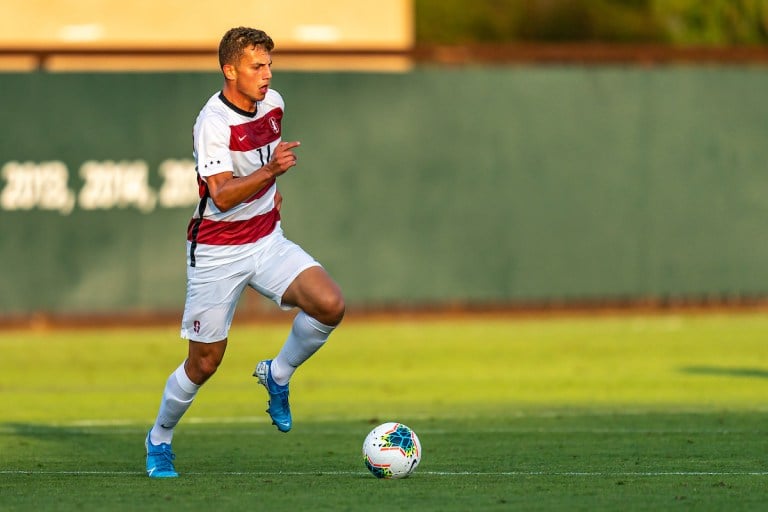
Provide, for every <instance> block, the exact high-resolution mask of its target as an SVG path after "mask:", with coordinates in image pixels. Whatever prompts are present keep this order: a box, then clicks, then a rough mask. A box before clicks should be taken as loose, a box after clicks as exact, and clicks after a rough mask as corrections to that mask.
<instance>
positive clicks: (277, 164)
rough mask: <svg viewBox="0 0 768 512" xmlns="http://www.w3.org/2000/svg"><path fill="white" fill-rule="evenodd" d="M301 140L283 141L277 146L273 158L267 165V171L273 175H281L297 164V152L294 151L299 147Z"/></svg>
mask: <svg viewBox="0 0 768 512" xmlns="http://www.w3.org/2000/svg"><path fill="white" fill-rule="evenodd" d="M300 145H301V142H298V141H295V142H281V143H279V144H278V145H277V147H276V148H275V153H274V154H273V155H272V159H271V160H270V161H269V163H268V164H267V165H266V166H265V167H267V171H268V172H269V173H270V174H271V175H272V176H273V177H276V176H280V175H281V174H283V173H285V172H286V171H287V170H288V169H290V168H291V167H293V166H294V165H296V153H295V152H294V151H293V150H294V149H295V148H297V147H299V146H300Z"/></svg>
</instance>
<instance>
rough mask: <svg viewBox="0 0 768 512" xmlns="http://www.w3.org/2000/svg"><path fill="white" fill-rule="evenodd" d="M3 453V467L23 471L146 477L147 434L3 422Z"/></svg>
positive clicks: (0, 462) (0, 432) (0, 440)
mask: <svg viewBox="0 0 768 512" xmlns="http://www.w3.org/2000/svg"><path fill="white" fill-rule="evenodd" d="M144 435H145V434H144ZM0 452H2V453H1V454H0V466H2V467H4V468H6V469H14V470H18V471H19V472H24V471H34V472H39V471H43V472H45V471H50V472H75V473H80V472H88V471H95V470H99V471H111V472H115V473H120V474H125V473H128V474H133V473H135V474H136V475H143V457H144V446H143V434H142V430H141V429H139V428H136V429H135V435H134V434H130V435H127V433H126V431H125V429H124V428H123V427H120V428H119V429H115V430H114V431H110V430H109V429H106V428H100V429H87V428H79V427H65V426H51V425H41V424H30V423H2V424H0Z"/></svg>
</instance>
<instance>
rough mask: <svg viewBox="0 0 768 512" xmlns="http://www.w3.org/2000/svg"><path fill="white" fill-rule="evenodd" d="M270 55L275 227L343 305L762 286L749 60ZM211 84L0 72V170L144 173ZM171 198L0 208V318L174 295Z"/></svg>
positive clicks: (179, 221) (765, 132) (179, 154)
mask: <svg viewBox="0 0 768 512" xmlns="http://www.w3.org/2000/svg"><path fill="white" fill-rule="evenodd" d="M277 64H279V63H277V62H276V67H277ZM275 72H276V76H275V79H274V87H275V88H276V89H277V90H279V91H280V92H281V93H282V94H283V96H284V98H285V100H286V104H287V108H286V118H285V119H284V137H285V138H286V139H298V140H301V142H302V147H301V148H300V149H299V151H300V165H299V166H298V167H296V168H295V169H293V170H291V171H290V172H289V173H288V174H286V175H285V176H283V177H282V178H281V179H280V186H281V190H282V191H283V194H284V196H285V202H284V208H283V218H284V228H285V230H286V232H287V234H288V235H289V237H291V238H293V239H294V240H296V241H298V242H299V243H301V244H302V245H303V246H304V247H305V248H307V249H308V250H309V251H310V252H312V253H313V254H314V255H315V256H316V257H317V258H318V259H319V260H320V261H321V262H323V263H324V264H325V266H326V267H327V268H328V269H329V270H330V271H331V272H332V274H333V275H334V276H335V277H336V278H337V280H338V281H339V282H340V283H341V285H342V287H343V288H344V290H345V292H346V296H347V299H348V302H350V303H352V304H358V305H377V304H383V303H406V304H407V303H435V302H437V303H455V302H472V301H475V302H508V301H518V302H522V301H525V302H527V301H550V300H551V301H568V300H583V299H603V298H606V299H639V298H647V297H681V298H702V297H709V296H717V297H723V296H757V295H767V294H768V270H767V269H766V265H765V262H766V261H768V243H766V238H767V237H766V233H768V173H766V172H765V171H766V165H768V164H766V162H767V161H768V158H766V157H767V156H768V150H766V148H767V147H768V144H767V143H766V140H768V102H766V101H765V91H767V90H768V69H765V68H733V67H716V68H715V67H664V68H651V69H644V68H633V67H603V68H577V67H568V68H557V67H546V68H535V67H534V68H532V67H500V68H480V67H477V68H473V67H470V68H440V69H438V68H420V69H417V70H415V71H413V72H411V73H407V74H356V73H317V74H310V73H281V72H280V71H279V68H278V69H276V70H275ZM219 86H220V79H219V77H218V76H217V75H215V74H195V73H183V74H177V73H165V74H0V112H2V113H3V114H2V117H3V120H4V123H3V127H4V128H3V129H2V131H1V132H0V166H3V165H5V164H6V163H7V162H12V161H16V162H26V161H29V162H45V161H51V160H59V161H63V162H65V163H66V165H67V168H68V171H69V188H70V189H71V190H73V191H74V193H75V195H77V193H78V192H79V190H80V189H81V188H82V186H83V179H82V178H81V176H80V175H79V173H78V170H79V168H80V166H81V165H82V164H83V163H84V162H86V161H91V160H93V161H136V160H141V161H144V162H146V164H147V166H148V168H149V170H150V178H149V184H150V186H151V187H153V188H155V189H158V188H159V187H160V185H161V181H162V180H161V178H160V177H159V176H158V167H159V165H160V163H161V162H163V161H165V160H167V159H184V158H186V159H188V158H190V156H191V127H192V123H193V122H194V118H195V116H196V115H197V112H198V110H199V108H200V106H201V105H202V103H203V102H204V101H205V100H206V99H207V98H208V96H209V95H210V94H212V93H213V91H214V90H216V88H218V87H219ZM0 178H1V177H0ZM190 179H193V178H192V177H191V176H190ZM0 187H6V188H7V180H5V181H4V180H2V179H0ZM0 190H2V189H0ZM191 211H192V207H189V206H185V207H182V208H162V207H156V208H154V209H153V210H152V211H150V212H148V213H142V212H141V211H140V210H139V209H138V208H136V207H135V206H132V205H128V206H125V207H122V208H120V207H116V208H111V209H107V210H89V211H86V210H83V209H82V208H81V207H80V205H79V204H78V205H76V206H75V207H74V210H73V211H72V213H71V214H69V215H65V214H61V213H59V212H56V211H46V210H42V209H40V208H39V207H35V208H33V209H31V210H23V211H21V210H13V211H12V210H7V209H5V210H3V209H0V261H2V265H3V268H4V269H6V270H5V271H4V272H3V273H2V277H0V315H2V314H19V313H28V312H32V311H38V310H43V311H51V312H70V311H79V312H87V311H104V312H111V311H124V310H126V309H127V310H147V311H149V310H156V309H162V310H177V309H179V308H181V306H182V304H183V295H184V275H185V274H184V273H185V267H184V237H185V228H186V223H187V220H188V218H189V215H190V213H191Z"/></svg>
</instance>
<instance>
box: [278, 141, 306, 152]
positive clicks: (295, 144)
mask: <svg viewBox="0 0 768 512" xmlns="http://www.w3.org/2000/svg"><path fill="white" fill-rule="evenodd" d="M299 146H301V142H299V141H293V142H281V143H280V144H278V147H279V148H280V149H282V150H283V151H288V150H290V149H293V148H296V147H299Z"/></svg>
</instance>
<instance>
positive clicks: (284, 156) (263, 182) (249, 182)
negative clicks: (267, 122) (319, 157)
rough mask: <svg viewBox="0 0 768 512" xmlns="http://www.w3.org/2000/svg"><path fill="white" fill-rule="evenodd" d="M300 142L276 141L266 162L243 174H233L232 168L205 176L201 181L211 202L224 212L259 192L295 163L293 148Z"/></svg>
mask: <svg viewBox="0 0 768 512" xmlns="http://www.w3.org/2000/svg"><path fill="white" fill-rule="evenodd" d="M300 144H301V143H300V142H280V143H279V144H278V145H277V147H276V148H275V152H274V154H273V155H272V159H271V160H270V161H269V162H267V164H265V165H264V166H263V167H261V168H259V169H257V170H256V171H255V172H253V173H251V174H249V175H248V176H245V177H243V178H235V176H234V174H233V173H232V171H224V172H220V173H217V174H212V175H211V176H207V177H206V178H205V182H206V184H207V185H208V193H209V195H210V197H211V200H212V201H213V204H215V205H216V208H218V209H219V211H222V212H225V211H227V210H229V209H231V208H234V207H235V206H237V205H238V204H240V203H242V202H243V201H245V200H246V199H248V198H249V197H251V196H253V195H254V194H257V193H258V192H260V191H261V190H262V189H263V188H264V187H266V186H268V185H269V184H271V183H272V180H274V179H275V178H277V177H278V176H281V175H283V174H284V173H285V172H286V171H288V169H290V168H291V167H293V166H294V165H296V153H295V152H294V151H293V150H294V149H295V148H297V147H298V146H299V145H300Z"/></svg>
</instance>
